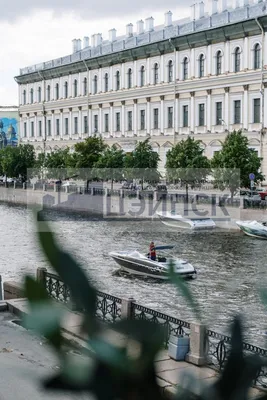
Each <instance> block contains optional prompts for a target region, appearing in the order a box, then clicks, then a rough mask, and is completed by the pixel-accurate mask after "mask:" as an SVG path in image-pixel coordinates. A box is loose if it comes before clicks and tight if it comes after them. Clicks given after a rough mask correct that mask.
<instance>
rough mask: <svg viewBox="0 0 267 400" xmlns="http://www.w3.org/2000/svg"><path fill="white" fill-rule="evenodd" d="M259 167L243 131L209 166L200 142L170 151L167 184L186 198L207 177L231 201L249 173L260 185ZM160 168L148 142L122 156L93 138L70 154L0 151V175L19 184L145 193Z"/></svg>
mask: <svg viewBox="0 0 267 400" xmlns="http://www.w3.org/2000/svg"><path fill="white" fill-rule="evenodd" d="M261 161H262V159H261V158H260V157H258V154H257V152H256V151H255V150H253V149H250V148H249V144H248V139H247V137H246V136H244V135H242V132H241V131H234V132H231V133H229V134H228V135H227V137H226V138H225V141H224V143H223V144H222V149H221V150H220V151H218V152H216V153H215V154H214V156H213V158H212V159H211V160H210V159H208V158H207V157H206V156H205V155H204V148H203V146H202V142H201V141H199V140H195V139H194V138H192V137H188V138H187V139H185V140H182V141H179V142H178V143H177V144H176V145H174V146H173V148H172V149H171V150H169V151H168V153H167V155H166V165H165V168H166V178H167V180H168V181H169V182H180V183H181V184H182V185H184V186H185V188H186V192H187V194H188V189H189V187H194V186H196V185H200V184H202V183H203V182H205V181H206V179H207V177H208V176H210V175H211V176H212V178H213V181H214V185H215V186H217V187H218V188H220V189H224V188H229V190H230V192H231V194H232V196H233V194H234V192H235V191H236V189H238V188H239V187H249V185H250V181H249V174H250V173H253V174H254V175H255V181H257V182H258V181H263V179H264V177H263V175H262V173H261V171H260V167H261ZM159 162H160V157H159V154H158V153H157V152H155V151H154V149H153V147H152V145H151V143H150V140H149V139H146V140H144V141H142V142H138V143H137V144H136V146H135V149H134V151H132V152H131V153H127V154H125V153H124V152H123V150H121V149H118V148H117V147H116V146H114V145H113V146H111V147H108V146H107V145H106V144H105V143H104V141H103V140H102V138H99V137H96V136H95V137H90V138H87V139H85V140H84V141H83V142H80V143H76V145H75V149H74V151H73V152H71V151H70V149H68V148H66V149H58V150H56V151H53V152H51V153H47V154H44V153H41V154H39V155H38V156H37V157H36V156H35V152H34V147H33V146H32V145H30V144H26V145H19V146H18V147H6V148H4V149H1V150H0V175H4V176H8V177H12V178H21V180H22V181H25V180H26V179H27V177H28V178H31V177H32V176H39V178H40V177H44V176H45V177H46V178H52V179H67V178H68V177H71V176H75V177H78V178H79V179H83V180H86V181H87V185H88V184H89V182H90V180H94V179H102V180H111V182H112V184H113V181H120V180H123V179H127V180H132V179H138V180H139V181H141V184H142V187H143V183H144V182H145V181H146V182H150V183H155V182H158V181H159V180H160V179H161V175H160V173H159V172H158V165H159ZM29 170H31V174H30V175H31V176H29Z"/></svg>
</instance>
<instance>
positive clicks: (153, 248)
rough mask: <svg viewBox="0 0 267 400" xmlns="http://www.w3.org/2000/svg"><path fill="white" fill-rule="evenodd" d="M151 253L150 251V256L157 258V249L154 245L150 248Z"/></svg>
mask: <svg viewBox="0 0 267 400" xmlns="http://www.w3.org/2000/svg"><path fill="white" fill-rule="evenodd" d="M149 251H150V256H151V257H155V256H156V249H155V245H154V244H150V246H149Z"/></svg>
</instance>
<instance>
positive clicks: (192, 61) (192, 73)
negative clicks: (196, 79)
mask: <svg viewBox="0 0 267 400" xmlns="http://www.w3.org/2000/svg"><path fill="white" fill-rule="evenodd" d="M196 63H197V60H196V58H195V49H191V52H190V63H189V65H190V76H189V78H192V76H196Z"/></svg>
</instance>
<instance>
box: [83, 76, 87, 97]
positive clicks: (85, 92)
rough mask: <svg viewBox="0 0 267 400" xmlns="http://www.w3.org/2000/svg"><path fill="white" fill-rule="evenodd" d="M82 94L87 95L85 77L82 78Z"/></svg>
mask: <svg viewBox="0 0 267 400" xmlns="http://www.w3.org/2000/svg"><path fill="white" fill-rule="evenodd" d="M83 95H84V96H87V78H84V81H83Z"/></svg>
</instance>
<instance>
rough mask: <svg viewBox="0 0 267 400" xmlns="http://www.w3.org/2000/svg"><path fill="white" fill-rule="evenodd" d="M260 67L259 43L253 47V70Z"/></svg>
mask: <svg viewBox="0 0 267 400" xmlns="http://www.w3.org/2000/svg"><path fill="white" fill-rule="evenodd" d="M260 67H261V49H260V45H259V43H257V44H256V45H255V47H254V69H259V68H260Z"/></svg>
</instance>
